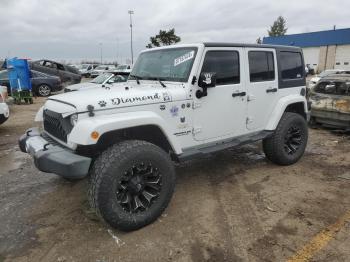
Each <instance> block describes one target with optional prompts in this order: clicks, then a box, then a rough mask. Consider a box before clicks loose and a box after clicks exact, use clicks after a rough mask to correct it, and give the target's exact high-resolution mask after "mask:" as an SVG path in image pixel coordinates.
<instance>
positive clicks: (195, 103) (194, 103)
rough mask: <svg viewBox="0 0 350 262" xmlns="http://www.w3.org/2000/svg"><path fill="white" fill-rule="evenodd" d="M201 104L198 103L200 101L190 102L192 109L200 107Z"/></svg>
mask: <svg viewBox="0 0 350 262" xmlns="http://www.w3.org/2000/svg"><path fill="white" fill-rule="evenodd" d="M201 106H202V103H200V102H193V103H192V108H193V109H196V108H198V107H201Z"/></svg>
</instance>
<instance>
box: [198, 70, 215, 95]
mask: <svg viewBox="0 0 350 262" xmlns="http://www.w3.org/2000/svg"><path fill="white" fill-rule="evenodd" d="M198 86H199V87H201V88H202V89H203V90H202V91H201V90H197V92H196V97H197V98H201V97H203V96H207V95H208V93H207V89H208V88H212V87H215V86H216V73H214V72H203V73H201V74H200V76H199V79H198Z"/></svg>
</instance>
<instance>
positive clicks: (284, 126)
mask: <svg viewBox="0 0 350 262" xmlns="http://www.w3.org/2000/svg"><path fill="white" fill-rule="evenodd" d="M307 140H308V128H307V123H306V120H305V119H304V118H303V117H302V116H301V115H299V114H296V113H291V112H286V113H284V114H283V116H282V118H281V120H280V122H279V124H278V126H277V128H276V130H275V132H274V134H273V135H272V136H271V137H268V138H266V139H264V140H263V149H264V152H265V155H266V157H267V158H268V159H269V160H270V161H272V162H274V163H276V164H279V165H291V164H294V163H296V162H297V161H298V160H299V159H300V158H301V157H302V155H303V154H304V151H305V148H306V145H307Z"/></svg>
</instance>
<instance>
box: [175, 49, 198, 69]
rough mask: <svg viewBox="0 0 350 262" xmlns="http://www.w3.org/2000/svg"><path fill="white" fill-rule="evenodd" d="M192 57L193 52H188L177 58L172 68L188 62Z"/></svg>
mask: <svg viewBox="0 0 350 262" xmlns="http://www.w3.org/2000/svg"><path fill="white" fill-rule="evenodd" d="M193 57H194V51H191V52H188V53H186V54H184V55H182V56H180V57H178V58H175V60H174V66H178V65H180V64H182V63H183V62H186V61H188V60H191V59H192V58H193Z"/></svg>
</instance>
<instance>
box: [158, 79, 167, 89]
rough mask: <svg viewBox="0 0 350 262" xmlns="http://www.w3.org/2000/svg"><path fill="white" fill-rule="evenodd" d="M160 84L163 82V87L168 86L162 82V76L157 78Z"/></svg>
mask: <svg viewBox="0 0 350 262" xmlns="http://www.w3.org/2000/svg"><path fill="white" fill-rule="evenodd" d="M157 80H158V82H159V84H161V86H162V87H166V85H165V84H164V83H163V82H162V80H160V78H157Z"/></svg>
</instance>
